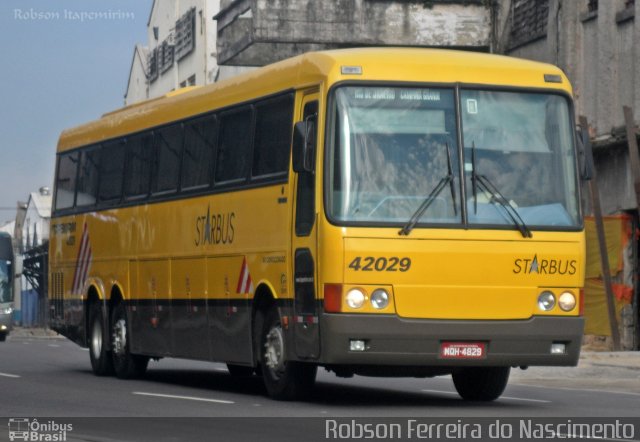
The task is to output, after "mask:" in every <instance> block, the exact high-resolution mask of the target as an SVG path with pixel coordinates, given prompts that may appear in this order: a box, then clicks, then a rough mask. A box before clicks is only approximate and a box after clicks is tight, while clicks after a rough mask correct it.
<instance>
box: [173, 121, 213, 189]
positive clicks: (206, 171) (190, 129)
mask: <svg viewBox="0 0 640 442" xmlns="http://www.w3.org/2000/svg"><path fill="white" fill-rule="evenodd" d="M216 136H217V129H216V117H215V116H214V115H210V116H207V117H204V118H199V119H197V120H194V121H189V122H188V123H186V124H185V127H184V153H183V156H182V179H181V183H182V190H191V189H199V188H203V187H208V186H209V184H211V169H212V165H213V155H214V153H215V145H216Z"/></svg>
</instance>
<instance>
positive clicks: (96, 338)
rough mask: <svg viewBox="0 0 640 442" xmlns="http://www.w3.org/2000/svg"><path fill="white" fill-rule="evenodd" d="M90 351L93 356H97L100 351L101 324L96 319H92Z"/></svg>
mask: <svg viewBox="0 0 640 442" xmlns="http://www.w3.org/2000/svg"><path fill="white" fill-rule="evenodd" d="M91 353H93V356H94V358H98V357H99V356H100V353H102V325H101V324H100V321H99V320H97V319H96V320H95V321H93V327H92V328H91Z"/></svg>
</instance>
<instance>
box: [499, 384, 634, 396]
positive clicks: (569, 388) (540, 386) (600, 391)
mask: <svg viewBox="0 0 640 442" xmlns="http://www.w3.org/2000/svg"><path fill="white" fill-rule="evenodd" d="M510 385H517V386H519V387H533V388H543V389H546V390H566V391H584V392H586V393H609V394H624V395H627V396H640V393H632V392H630V391H611V390H596V389H593V388H571V387H544V386H542V385H529V384H517V383H513V384H510Z"/></svg>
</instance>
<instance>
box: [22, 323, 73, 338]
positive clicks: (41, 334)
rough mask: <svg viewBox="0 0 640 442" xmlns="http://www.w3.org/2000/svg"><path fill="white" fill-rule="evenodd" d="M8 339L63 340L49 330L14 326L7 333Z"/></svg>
mask: <svg viewBox="0 0 640 442" xmlns="http://www.w3.org/2000/svg"><path fill="white" fill-rule="evenodd" d="M9 338H45V339H63V337H62V336H60V335H59V334H58V333H56V332H54V331H53V330H50V329H44V328H38V327H33V328H31V327H19V326H14V327H13V330H11V332H10V333H9Z"/></svg>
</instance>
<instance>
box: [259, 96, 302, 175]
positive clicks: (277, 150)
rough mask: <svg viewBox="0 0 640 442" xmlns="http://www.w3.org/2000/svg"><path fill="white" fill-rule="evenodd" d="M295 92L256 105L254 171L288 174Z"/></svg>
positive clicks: (266, 173)
mask: <svg viewBox="0 0 640 442" xmlns="http://www.w3.org/2000/svg"><path fill="white" fill-rule="evenodd" d="M291 121H293V95H291V94H289V95H287V96H284V97H278V98H275V99H273V100H268V101H266V102H263V103H259V104H257V105H256V131H255V133H256V135H255V146H254V151H253V168H252V173H251V175H252V176H253V177H259V176H273V175H284V174H286V173H287V171H288V169H289V151H290V147H291Z"/></svg>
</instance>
